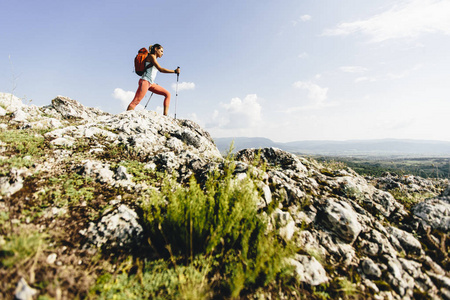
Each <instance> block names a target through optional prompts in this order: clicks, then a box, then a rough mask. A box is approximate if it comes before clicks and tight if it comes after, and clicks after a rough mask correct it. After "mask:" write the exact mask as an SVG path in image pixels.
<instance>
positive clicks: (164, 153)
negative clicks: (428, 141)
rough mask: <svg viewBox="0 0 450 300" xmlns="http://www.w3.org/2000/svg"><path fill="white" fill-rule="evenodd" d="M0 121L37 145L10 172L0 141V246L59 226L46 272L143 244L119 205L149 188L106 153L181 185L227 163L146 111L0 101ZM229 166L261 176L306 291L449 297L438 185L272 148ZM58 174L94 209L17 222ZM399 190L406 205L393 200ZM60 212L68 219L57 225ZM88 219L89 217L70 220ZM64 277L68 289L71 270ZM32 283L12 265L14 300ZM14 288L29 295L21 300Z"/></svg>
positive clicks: (443, 191)
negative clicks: (83, 184) (87, 193)
mask: <svg viewBox="0 0 450 300" xmlns="http://www.w3.org/2000/svg"><path fill="white" fill-rule="evenodd" d="M0 118H1V123H0V128H1V129H0V130H2V131H3V132H17V133H18V134H19V133H20V132H26V133H27V134H29V133H34V134H35V135H36V136H37V138H39V139H40V140H41V141H42V145H44V146H45V150H40V152H38V153H39V155H33V154H32V153H31V152H30V153H31V154H30V153H28V154H27V155H26V156H24V157H21V158H20V164H17V163H12V162H11V157H13V156H20V154H18V153H17V152H16V153H14V152H13V151H11V147H10V144H9V142H8V141H6V140H5V141H3V140H2V141H1V144H0V159H1V161H2V162H3V163H2V169H1V173H0V190H1V196H2V199H1V200H0V213H3V215H8V216H9V217H8V218H3V219H2V220H1V223H0V225H1V226H2V227H3V228H2V229H1V231H0V234H1V236H0V247H1V246H2V245H5V244H6V242H5V240H7V239H8V234H11V231H12V228H14V227H15V228H19V230H24V229H25V228H28V227H32V228H37V230H39V231H40V232H46V231H55V230H62V228H67V226H70V228H67V233H68V234H69V235H70V238H68V237H64V238H63V240H64V241H65V243H64V244H65V246H63V247H62V248H58V249H53V250H52V251H50V252H51V253H47V254H48V256H47V260H46V261H43V262H40V263H42V264H47V265H51V268H52V270H54V269H58V268H63V267H66V268H69V266H72V265H73V266H75V267H72V268H78V267H76V265H77V264H78V265H81V266H83V264H86V261H87V260H88V258H87V257H84V255H87V254H85V253H91V254H92V253H95V252H96V249H107V250H108V251H111V252H114V251H119V250H118V249H120V251H124V249H125V250H126V249H127V248H132V247H135V246H136V245H140V244H141V243H145V241H143V240H142V239H143V234H142V233H143V230H144V229H143V228H142V226H141V224H140V220H139V214H138V213H136V211H135V210H134V208H133V207H132V205H131V204H130V203H132V199H133V195H136V194H139V193H141V192H143V191H146V190H149V189H158V188H159V186H157V185H149V184H148V183H147V182H146V181H145V180H137V177H138V174H137V173H133V172H132V170H131V168H132V166H131V165H128V167H127V166H124V165H120V163H119V162H116V161H115V156H114V153H121V154H123V153H125V152H126V155H128V156H129V157H130V159H133V158H135V159H138V160H139V161H140V162H143V163H145V169H147V170H150V171H155V172H156V171H157V172H161V174H162V173H164V174H171V175H172V176H174V177H175V178H176V180H177V181H178V182H179V183H180V184H184V183H186V182H188V181H189V178H190V177H191V176H192V175H195V177H196V178H197V179H198V180H199V181H200V182H201V181H202V179H204V178H206V177H207V176H208V174H210V172H211V171H213V170H216V169H219V170H220V169H221V168H222V167H223V164H224V161H225V160H226V159H229V158H224V157H222V156H221V154H220V152H219V150H218V149H217V147H216V146H215V144H214V142H213V140H212V138H211V136H210V135H209V133H208V132H206V131H205V130H203V129H202V128H200V127H199V126H198V125H197V124H195V123H194V122H192V121H189V120H174V119H172V118H169V117H165V116H161V115H158V114H156V113H155V112H150V111H130V112H124V113H121V114H118V115H112V114H108V113H105V112H102V111H101V110H99V109H95V108H88V107H85V106H83V105H82V104H80V103H79V102H77V101H75V100H72V99H69V98H66V97H62V96H58V97H57V98H55V99H53V100H52V103H51V105H48V106H44V107H36V106H32V105H24V104H23V103H22V101H20V99H18V98H16V97H14V96H12V95H9V94H1V95H0ZM114 151H115V152H114ZM120 151H122V152H120ZM233 160H234V161H235V165H236V167H235V169H234V175H235V176H236V178H237V179H239V178H245V177H246V176H248V174H249V172H258V173H259V174H260V175H261V176H259V178H262V179H261V180H260V181H259V182H258V183H257V185H258V187H259V190H260V191H261V193H260V194H261V201H260V204H259V208H260V209H261V210H262V211H264V208H265V207H267V206H269V205H273V204H274V203H275V204H276V208H275V210H274V212H273V213H272V215H271V216H270V220H271V228H272V230H277V231H279V234H280V236H282V237H283V238H284V239H285V240H288V241H291V242H293V243H294V244H295V245H296V248H297V249H298V251H297V253H296V254H295V255H294V256H293V257H292V258H290V259H289V263H290V264H291V265H292V266H293V267H294V269H295V274H296V278H297V280H298V281H299V282H300V283H302V284H303V285H305V286H306V287H305V288H311V287H315V286H326V285H330V284H333V283H342V282H348V283H349V284H350V285H351V286H352V288H353V289H354V291H355V292H354V293H355V294H356V295H358V293H360V295H361V297H364V298H367V297H371V298H373V299H413V298H417V297H422V298H430V299H450V273H449V271H448V270H449V266H450V264H449V257H448V249H449V247H450V242H449V241H448V232H449V229H450V188H449V187H448V181H447V180H442V179H441V180H438V179H435V180H430V179H423V178H420V177H414V176H408V177H396V176H393V175H391V174H386V175H385V176H383V177H382V178H365V177H363V176H360V175H358V174H357V173H355V172H354V171H353V170H351V169H349V168H346V167H343V168H342V167H340V166H339V167H336V166H331V165H324V164H321V163H319V162H317V161H314V160H312V159H309V158H306V157H299V156H295V155H293V154H290V153H287V152H284V151H281V150H279V149H277V148H264V149H260V150H257V149H244V150H241V151H239V152H238V153H236V155H235V156H234V157H233ZM255 164H256V171H255V169H254V167H255ZM69 173H75V174H77V176H79V178H85V179H84V180H86V178H89V180H92V189H93V190H95V191H98V190H104V193H103V194H102V195H101V197H100V196H99V197H98V198H97V199H96V200H95V201H93V200H91V199H83V197H81V198H80V203H79V205H78V206H76V207H71V208H70V209H69V208H68V207H67V205H65V204H64V203H61V202H58V199H57V198H53V199H52V201H49V202H47V203H48V205H47V207H43V208H41V212H40V217H33V218H31V219H30V216H28V217H27V216H26V215H23V214H22V211H23V210H27V211H29V210H30V207H32V205H33V201H34V199H35V198H36V197H39V195H42V194H45V193H46V187H47V185H49V184H50V183H49V180H50V181H51V180H53V181H55V182H56V181H57V180H58V178H61V177H62V176H67V174H69ZM77 178H78V177H77ZM81 180H83V179H81ZM394 191H395V192H394ZM75 192H76V191H74V193H75ZM400 192H402V195H403V196H404V195H407V196H411V197H410V198H408V197H403V198H402V197H398V195H399V193H400ZM47 194H48V193H47ZM393 195H395V196H396V197H394V196H393ZM406 198H408V199H412V200H410V201H406V200H405V199H406ZM130 199H131V200H130ZM99 211H100V213H99ZM93 212H95V213H93ZM68 214H69V215H70V217H69V218H67V217H64V216H66V215H68ZM89 214H91V215H92V214H94V215H93V216H92V217H90V218H86V219H85V221H84V222H81V223H80V222H78V223H77V222H74V223H73V224H72V223H70V222H71V220H73V218H76V217H80V216H82V215H83V216H84V215H89ZM8 223H9V227H8ZM70 224H72V225H70ZM74 224H75V225H74ZM7 227H8V228H10V229H7ZM64 247H65V248H64ZM71 247H72V248H73V249H72V250H71V249H68V248H71ZM50 255H53V256H51V257H52V258H51V259H50ZM0 257H1V256H0ZM55 257H56V258H55ZM69 257H70V258H73V257H76V259H78V261H77V262H72V261H71V260H70V259H69ZM53 258H55V259H53ZM63 258H65V259H66V260H65V261H63ZM49 259H50V261H49ZM57 262H60V263H61V265H58V264H57ZM80 262H81V263H80ZM49 268H50V267H49ZM69 269H70V268H69ZM46 270H47V271H48V270H49V269H48V268H47V269H46ZM73 270H75V269H73ZM54 272H55V271H54ZM73 276H74V280H76V277H77V276H78V275H77V273H76V272H75V271H74V275H73ZM79 276H80V277H81V275H79ZM33 277H34V276H31V275H30V274H28V273H27V271H26V270H21V269H20V267H18V268H17V272H15V273H14V274H13V276H12V277H10V278H9V279H10V280H14V281H15V282H16V283H17V282H18V283H19V284H20V287H21V288H20V289H19V288H17V290H16V297H17V298H18V299H33V298H32V297H34V295H36V294H37V293H38V292H37V289H38V286H36V285H35V286H34V287H33V288H31V287H29V286H28V284H30V285H31V286H33V284H35V279H34V278H33ZM24 278H25V279H26V280H27V281H28V284H27V282H25V280H24ZM86 280H87V279H86ZM5 286H6V285H5ZM17 286H19V285H17ZM23 286H28V288H29V294H27V293H26V292H24V291H23V289H24V288H23ZM66 286H70V284H67V285H66ZM8 291H9V290H8ZM356 291H358V292H356ZM41 292H43V291H41ZM18 293H19V294H18ZM20 293H22V294H24V295H28V296H20V295H22V294H20ZM49 293H50V294H52V293H53V294H58V293H60V295H62V298H64V295H66V297H69V296H67V295H71V294H70V287H68V288H66V290H59V291H58V289H57V288H55V290H51V291H49ZM3 296H4V297H9V296H7V294H3ZM19 296H20V297H19ZM21 297H22V298H21ZM285 297H287V296H286V295H285Z"/></svg>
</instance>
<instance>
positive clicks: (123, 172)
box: [114, 166, 133, 180]
mask: <svg viewBox="0 0 450 300" xmlns="http://www.w3.org/2000/svg"><path fill="white" fill-rule="evenodd" d="M132 177H133V176H131V175H130V174H128V173H127V168H125V167H124V166H119V167H118V168H117V170H116V174H115V175H114V179H115V180H131V178H132Z"/></svg>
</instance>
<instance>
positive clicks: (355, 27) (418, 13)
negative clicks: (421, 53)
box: [323, 0, 450, 42]
mask: <svg viewBox="0 0 450 300" xmlns="http://www.w3.org/2000/svg"><path fill="white" fill-rule="evenodd" d="M449 16H450V1H448V0H407V1H401V2H400V4H398V5H395V6H394V7H393V8H391V9H390V10H388V11H386V12H383V13H381V14H378V15H375V16H373V17H371V18H369V19H366V20H360V21H355V22H348V23H341V24H339V25H338V26H337V27H336V28H333V29H328V30H325V32H324V33H323V34H324V35H328V36H339V35H341V36H346V35H350V34H355V33H362V34H365V35H368V36H370V37H371V42H383V41H386V40H389V39H398V38H417V37H418V36H420V35H422V34H425V33H443V34H446V35H450V17H449Z"/></svg>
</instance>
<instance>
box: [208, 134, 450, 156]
mask: <svg viewBox="0 0 450 300" xmlns="http://www.w3.org/2000/svg"><path fill="white" fill-rule="evenodd" d="M214 141H215V143H216V145H217V147H218V148H219V150H220V152H222V153H226V152H227V151H228V150H229V149H230V145H231V143H232V142H233V141H234V150H233V151H239V150H241V149H245V148H265V147H276V148H280V149H282V150H285V151H288V152H291V153H295V154H307V155H330V156H357V155H366V156H393V155H395V156H397V155H398V156H411V155H414V156H450V142H446V141H431V140H429V141H427V140H400V139H382V140H348V141H295V142H288V143H277V142H274V141H272V140H270V139H267V138H260V137H255V138H247V137H236V138H232V137H229V138H215V139H214Z"/></svg>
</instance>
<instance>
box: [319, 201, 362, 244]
mask: <svg viewBox="0 0 450 300" xmlns="http://www.w3.org/2000/svg"><path fill="white" fill-rule="evenodd" d="M316 218H320V222H321V223H322V224H323V225H324V226H325V227H327V228H328V229H330V230H331V231H333V232H334V233H335V234H337V235H338V236H339V237H340V238H341V239H342V240H343V241H346V242H348V243H353V242H354V241H355V240H356V238H357V237H358V235H359V233H360V232H361V224H360V223H359V222H358V217H357V214H356V212H355V211H354V210H353V209H352V207H351V206H350V205H349V204H348V203H346V202H343V201H336V200H334V199H327V200H326V203H325V206H324V208H323V209H322V213H321V214H320V215H318V216H317V217H316Z"/></svg>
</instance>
